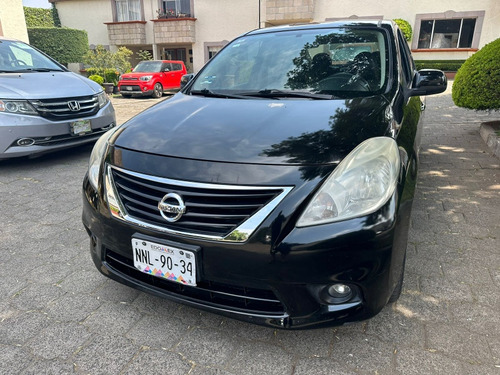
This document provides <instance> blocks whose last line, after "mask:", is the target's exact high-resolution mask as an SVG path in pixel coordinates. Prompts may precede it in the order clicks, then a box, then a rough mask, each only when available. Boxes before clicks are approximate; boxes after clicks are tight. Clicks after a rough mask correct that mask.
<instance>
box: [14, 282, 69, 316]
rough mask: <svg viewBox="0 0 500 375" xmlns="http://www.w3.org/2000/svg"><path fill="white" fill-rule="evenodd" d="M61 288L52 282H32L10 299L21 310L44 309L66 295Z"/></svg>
mask: <svg viewBox="0 0 500 375" xmlns="http://www.w3.org/2000/svg"><path fill="white" fill-rule="evenodd" d="M64 293H65V292H64V291H63V290H61V288H59V287H57V286H55V285H51V284H30V285H28V286H27V287H26V288H24V289H22V290H20V291H19V292H17V293H16V294H15V295H14V296H12V297H11V298H10V299H9V301H10V303H11V305H12V306H15V307H16V308H18V309H19V310H24V311H29V310H43V309H45V308H46V307H47V306H48V305H49V304H50V303H51V302H52V301H55V300H57V299H58V298H59V297H61V296H62V295H64Z"/></svg>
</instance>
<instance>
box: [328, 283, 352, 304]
mask: <svg viewBox="0 0 500 375" xmlns="http://www.w3.org/2000/svg"><path fill="white" fill-rule="evenodd" d="M354 296H355V292H354V290H353V288H351V287H350V286H349V285H346V284H340V283H339V284H331V285H327V286H324V287H323V289H322V290H321V292H320V298H321V300H322V301H323V302H325V303H327V304H329V305H338V304H341V303H344V302H347V301H350V300H351V299H353V297H354Z"/></svg>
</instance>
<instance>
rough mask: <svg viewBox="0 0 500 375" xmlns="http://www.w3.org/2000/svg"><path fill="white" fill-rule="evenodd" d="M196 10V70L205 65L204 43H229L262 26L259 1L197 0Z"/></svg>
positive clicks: (194, 54) (194, 69)
mask: <svg viewBox="0 0 500 375" xmlns="http://www.w3.org/2000/svg"><path fill="white" fill-rule="evenodd" d="M262 2H264V0H262ZM194 13H195V17H196V19H197V20H196V42H195V44H194V45H193V71H195V72H197V71H198V70H200V69H201V67H202V66H203V65H204V64H205V58H206V56H205V52H206V51H205V49H206V44H205V43H209V44H217V43H220V42H224V41H225V42H228V41H231V40H232V39H234V38H235V37H237V36H238V35H241V34H243V33H245V32H247V31H250V30H254V29H257V28H259V2H258V0H216V1H214V0H195V2H194Z"/></svg>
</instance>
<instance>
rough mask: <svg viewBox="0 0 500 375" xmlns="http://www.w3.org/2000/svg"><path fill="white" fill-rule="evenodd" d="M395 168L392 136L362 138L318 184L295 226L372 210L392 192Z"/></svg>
mask: <svg viewBox="0 0 500 375" xmlns="http://www.w3.org/2000/svg"><path fill="white" fill-rule="evenodd" d="M399 170H400V159H399V150H398V146H397V144H396V141H394V139H392V138H388V137H378V138H370V139H368V140H366V141H364V142H363V143H361V144H360V145H359V146H358V147H356V148H355V149H354V150H353V151H352V152H351V153H350V154H349V155H347V156H346V157H345V159H344V160H342V162H341V163H340V164H339V165H338V166H337V168H335V170H334V171H333V173H332V174H331V175H330V176H329V177H328V179H327V180H326V181H325V182H324V184H323V186H321V187H320V189H319V190H318V192H317V193H316V194H315V195H314V197H313V199H312V200H311V202H310V203H309V205H308V206H307V208H306V209H305V211H304V213H303V214H302V215H301V217H300V218H299V220H298V221H297V226H298V227H305V226H310V225H317V224H324V223H332V222H336V221H341V220H346V219H351V218H354V217H359V216H363V215H367V214H369V213H372V212H375V211H376V210H378V209H379V208H380V207H382V206H383V205H384V204H385V203H386V202H387V201H388V199H389V198H390V197H391V195H392V194H393V192H394V189H395V188H396V185H397V181H398V175H399Z"/></svg>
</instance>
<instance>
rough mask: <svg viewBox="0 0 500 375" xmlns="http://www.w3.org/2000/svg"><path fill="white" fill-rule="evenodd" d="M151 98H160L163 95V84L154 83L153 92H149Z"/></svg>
mask: <svg viewBox="0 0 500 375" xmlns="http://www.w3.org/2000/svg"><path fill="white" fill-rule="evenodd" d="M151 95H152V96H153V98H161V97H162V96H163V86H162V85H161V83H159V82H158V83H156V84H155V87H154V89H153V94H151Z"/></svg>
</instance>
